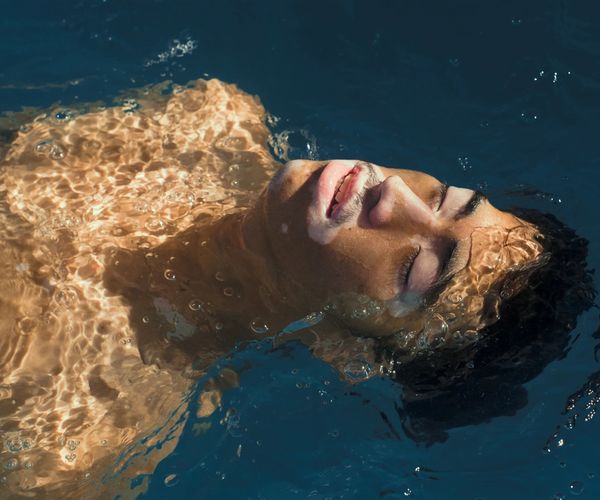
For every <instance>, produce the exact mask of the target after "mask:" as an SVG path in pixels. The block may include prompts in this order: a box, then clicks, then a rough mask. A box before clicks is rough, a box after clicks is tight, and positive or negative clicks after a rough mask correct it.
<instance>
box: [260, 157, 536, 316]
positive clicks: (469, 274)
mask: <svg viewBox="0 0 600 500" xmlns="http://www.w3.org/2000/svg"><path fill="white" fill-rule="evenodd" d="M264 217H265V225H266V226H267V231H268V234H269V235H270V244H271V246H272V248H273V252H274V254H275V258H276V260H277V265H278V266H279V268H280V269H281V271H282V272H283V273H284V274H285V275H286V276H287V277H288V278H289V279H290V280H291V281H292V282H293V283H294V284H295V285H296V286H297V291H296V292H295V293H296V294H297V295H298V296H300V295H305V296H308V297H309V298H310V302H311V303H312V304H314V306H315V307H318V306H319V304H321V305H322V304H324V303H331V302H335V303H339V302H340V300H341V299H340V297H352V296H354V297H367V298H368V300H371V301H375V302H377V303H379V304H380V306H379V309H382V310H385V312H386V315H387V316H391V317H395V318H399V317H406V316H407V315H408V314H409V313H413V312H415V311H417V310H418V309H419V308H422V306H423V305H424V304H425V303H428V302H429V303H431V301H432V297H434V296H435V297H437V296H439V295H440V292H441V291H442V290H445V289H449V288H451V287H452V286H455V287H456V286H457V283H458V284H461V285H463V286H465V285H466V283H467V282H468V283H470V284H472V283H474V282H481V281H482V278H483V277H482V276H478V275H477V276H475V275H474V273H475V274H477V273H487V274H490V275H491V274H494V273H496V275H499V271H500V269H501V268H502V269H503V270H507V269H508V268H509V267H510V266H514V265H515V264H516V263H517V261H523V260H524V259H526V258H532V257H533V256H534V255H537V254H538V253H539V251H540V249H539V248H538V246H537V245H538V244H537V242H536V244H532V245H530V246H531V252H529V253H530V254H531V255H523V257H522V258H521V259H516V260H515V258H514V256H512V257H511V259H508V260H506V258H507V257H506V255H504V254H506V252H504V254H503V248H504V246H505V244H506V241H507V237H508V235H509V234H511V233H513V236H514V234H516V233H515V231H517V229H518V228H523V227H527V228H529V229H528V230H527V231H525V232H523V231H521V233H522V234H521V235H520V238H521V239H523V240H527V241H533V240H534V239H535V238H534V233H535V231H533V230H532V229H531V227H530V226H529V225H527V224H525V223H524V222H523V221H521V220H520V219H518V218H517V217H515V216H513V215H511V214H509V213H506V212H502V211H500V210H497V209H496V208H494V207H493V206H492V205H491V204H490V203H489V202H488V201H487V199H486V198H485V197H483V195H481V194H480V193H477V192H475V191H472V190H470V189H464V188H457V187H454V186H447V185H445V184H443V183H441V182H440V181H438V180H437V179H435V178H434V177H431V176H429V175H427V174H424V173H422V172H416V171H411V170H402V169H389V168H383V167H378V166H375V165H373V164H370V163H367V162H362V161H356V160H332V161H329V162H312V161H302V160H299V161H292V162H289V163H288V164H286V165H285V167H284V168H283V169H282V170H281V171H280V172H279V173H278V175H277V176H276V178H275V179H274V180H273V182H272V183H271V185H270V186H269V190H268V193H267V197H266V202H265V207H264ZM525 233H527V234H525ZM530 233H531V234H530ZM525 253H527V252H525ZM501 256H503V257H502V258H503V259H504V260H503V261H502V262H500V260H499V259H500V257H501ZM490 259H491V260H493V259H496V263H495V265H494V266H492V267H490V266H489V265H488V266H487V267H486V270H484V269H483V268H482V266H481V265H480V264H481V263H482V262H485V263H488V264H489V262H488V261H490ZM492 271H494V273H493V272H492ZM497 277H498V276H496V278H497ZM484 281H486V282H488V281H489V282H490V283H489V286H488V287H487V289H489V288H490V286H491V283H492V282H493V281H494V280H489V279H487V278H486V279H485V280H484ZM485 293H486V290H484V289H481V288H479V289H478V290H477V293H476V294H477V295H481V294H485ZM342 302H344V301H342ZM387 322H388V323H389V320H388V321H387Z"/></svg>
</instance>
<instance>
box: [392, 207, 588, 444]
mask: <svg viewBox="0 0 600 500" xmlns="http://www.w3.org/2000/svg"><path fill="white" fill-rule="evenodd" d="M512 212H513V213H515V215H517V216H518V217H520V218H522V219H524V220H527V221H529V222H531V223H533V224H535V225H536V226H537V227H538V228H539V229H540V231H541V233H542V234H543V235H544V239H543V244H544V251H545V252H546V253H547V254H548V261H547V262H546V263H545V264H544V265H543V266H541V267H540V268H539V269H537V270H536V271H535V272H534V273H533V274H532V275H531V276H530V278H529V280H528V285H527V287H526V288H525V289H523V290H522V291H521V292H520V293H518V294H517V295H515V296H514V297H512V298H511V299H509V300H507V301H506V302H505V303H503V304H502V307H501V310H500V319H499V320H498V321H497V322H496V323H494V324H492V325H490V326H488V327H486V328H485V329H484V330H482V331H481V336H480V339H479V340H478V341H477V342H476V343H474V344H472V345H470V346H468V347H466V348H464V349H462V350H458V351H454V352H443V353H440V352H437V353H436V352H433V353H429V354H427V355H421V356H418V357H417V358H416V359H414V360H413V361H410V362H405V363H401V364H398V365H396V366H395V375H394V379H395V380H396V381H397V382H399V383H400V384H402V388H403V398H402V402H401V405H399V408H398V411H399V414H400V417H401V421H402V424H403V427H404V430H405V432H406V433H407V435H408V436H410V437H411V438H412V439H414V440H415V441H417V442H421V443H424V444H432V443H434V442H442V441H445V440H446V439H447V437H448V434H447V431H448V430H449V429H451V428H454V427H460V426H465V425H473V424H479V423H482V422H486V421H489V420H490V419H491V418H493V417H496V416H506V415H514V414H515V413H516V411H517V410H519V409H520V408H523V407H524V406H525V405H526V404H527V391H526V389H525V388H524V387H523V384H524V383H526V382H527V381H529V380H531V379H533V378H534V377H536V376H537V375H538V374H540V373H541V372H542V371H543V369H544V368H545V367H546V366H547V365H548V364H549V363H550V362H552V361H554V360H557V359H562V358H564V357H565V356H566V354H567V353H568V351H569V338H570V333H571V331H572V330H573V329H574V328H575V325H576V322H577V317H578V316H579V315H580V314H581V313H582V312H583V311H585V310H587V309H589V308H590V307H591V306H592V305H593V303H594V299H595V295H596V291H595V289H594V286H593V280H592V272H591V271H590V270H588V269H587V264H586V257H587V246H588V242H587V240H585V239H584V238H581V237H580V236H578V235H577V234H576V233H575V232H574V231H573V230H572V229H570V228H568V227H567V226H565V225H564V224H563V223H562V222H560V221H559V220H558V219H557V218H556V217H554V216H553V215H550V214H545V213H541V212H539V211H536V210H530V209H528V210H524V209H519V210H513V211H512ZM388 355H389V356H390V357H391V359H392V360H394V359H398V357H399V356H398V354H397V353H393V352H392V353H388Z"/></svg>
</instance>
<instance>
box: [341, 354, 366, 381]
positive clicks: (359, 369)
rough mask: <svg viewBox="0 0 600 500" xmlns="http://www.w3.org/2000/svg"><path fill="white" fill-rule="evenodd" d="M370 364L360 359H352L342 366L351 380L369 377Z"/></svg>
mask: <svg viewBox="0 0 600 500" xmlns="http://www.w3.org/2000/svg"><path fill="white" fill-rule="evenodd" d="M372 369H373V368H372V366H371V365H370V364H369V363H367V362H366V361H364V360H362V359H353V360H350V361H348V363H346V365H345V366H344V373H345V374H346V376H347V377H348V378H349V379H351V380H355V381H356V380H365V379H367V378H369V376H370V375H371V371H372Z"/></svg>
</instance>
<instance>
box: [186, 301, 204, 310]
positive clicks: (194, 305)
mask: <svg viewBox="0 0 600 500" xmlns="http://www.w3.org/2000/svg"><path fill="white" fill-rule="evenodd" d="M188 307H189V308H190V309H191V310H192V311H201V310H202V302H200V301H199V300H198V299H192V300H190V302H189V304H188Z"/></svg>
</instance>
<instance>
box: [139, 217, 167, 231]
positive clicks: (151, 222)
mask: <svg viewBox="0 0 600 500" xmlns="http://www.w3.org/2000/svg"><path fill="white" fill-rule="evenodd" d="M144 226H145V228H146V229H147V230H148V231H150V232H151V233H160V232H162V231H164V230H165V228H166V226H167V225H166V224H165V221H163V220H162V219H159V218H156V217H152V218H150V219H148V220H147V221H146V223H145V224H144Z"/></svg>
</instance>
